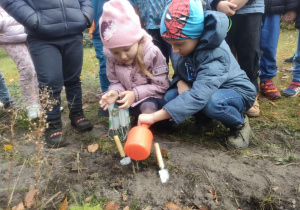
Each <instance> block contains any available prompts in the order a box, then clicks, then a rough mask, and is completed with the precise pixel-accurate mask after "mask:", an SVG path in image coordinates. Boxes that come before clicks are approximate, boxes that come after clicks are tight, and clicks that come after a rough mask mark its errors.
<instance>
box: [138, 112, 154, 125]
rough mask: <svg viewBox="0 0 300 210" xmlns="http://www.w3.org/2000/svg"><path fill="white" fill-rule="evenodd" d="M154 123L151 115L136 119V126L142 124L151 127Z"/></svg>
mask: <svg viewBox="0 0 300 210" xmlns="http://www.w3.org/2000/svg"><path fill="white" fill-rule="evenodd" d="M155 122H156V121H155V120H154V115H153V114H140V115H139V119H138V125H141V124H142V123H144V124H147V125H152V124H153V123H155Z"/></svg>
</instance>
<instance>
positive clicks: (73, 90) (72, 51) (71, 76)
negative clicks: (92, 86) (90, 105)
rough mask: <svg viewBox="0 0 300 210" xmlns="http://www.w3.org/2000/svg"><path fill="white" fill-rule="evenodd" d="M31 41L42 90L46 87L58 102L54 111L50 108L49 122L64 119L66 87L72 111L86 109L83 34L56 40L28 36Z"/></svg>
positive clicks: (31, 52) (47, 113)
mask: <svg viewBox="0 0 300 210" xmlns="http://www.w3.org/2000/svg"><path fill="white" fill-rule="evenodd" d="M27 41H28V45H29V50H30V54H31V57H32V60H33V63H34V66H35V70H36V73H37V78H38V82H39V87H40V89H42V88H45V87H46V88H47V89H48V90H49V93H50V99H51V101H52V102H54V103H55V104H54V105H53V107H52V108H50V109H46V115H47V121H48V122H49V121H54V120H58V119H60V118H61V113H60V93H61V90H62V87H63V86H65V91H66V96H67V100H68V107H69V109H70V110H71V109H73V110H75V109H82V92H81V81H80V74H81V67H82V61H83V41H82V34H78V35H74V36H68V37H62V38H57V39H52V40H41V39H38V38H36V37H32V36H28V37H27ZM40 97H41V98H43V96H40ZM56 101H57V103H56ZM42 102H43V101H42Z"/></svg>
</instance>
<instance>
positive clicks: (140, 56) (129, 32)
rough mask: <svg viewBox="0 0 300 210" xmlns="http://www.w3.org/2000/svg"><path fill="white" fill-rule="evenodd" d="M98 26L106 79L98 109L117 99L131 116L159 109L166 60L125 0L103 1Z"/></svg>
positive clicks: (166, 78)
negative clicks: (107, 86) (105, 88)
mask: <svg viewBox="0 0 300 210" xmlns="http://www.w3.org/2000/svg"><path fill="white" fill-rule="evenodd" d="M99 27H100V37H101V40H102V42H103V45H104V48H103V52H104V54H105V55H106V57H107V63H106V68H107V77H108V79H109V81H110V86H109V90H108V92H107V93H105V94H104V95H103V96H102V98H101V100H100V102H99V103H100V106H101V108H103V109H104V110H106V109H107V108H108V106H109V105H110V104H112V103H114V102H117V103H120V104H122V105H121V106H120V107H119V108H120V109H128V108H129V112H130V114H131V115H134V116H137V115H139V114H140V113H153V112H155V111H157V110H159V109H161V108H162V106H163V105H164V100H163V99H162V98H163V94H164V93H165V92H166V90H167V88H168V87H169V79H168V66H167V64H166V59H165V57H164V56H163V55H162V53H161V51H160V50H159V49H158V48H157V47H156V46H155V45H154V44H153V43H152V38H151V36H150V35H148V34H147V33H146V32H145V31H144V30H143V29H142V28H141V24H140V21H139V17H138V16H137V15H136V14H135V12H134V9H133V7H132V5H131V4H130V3H129V1H124V0H111V1H109V2H107V3H105V4H104V7H103V15H102V17H101V18H100V23H99Z"/></svg>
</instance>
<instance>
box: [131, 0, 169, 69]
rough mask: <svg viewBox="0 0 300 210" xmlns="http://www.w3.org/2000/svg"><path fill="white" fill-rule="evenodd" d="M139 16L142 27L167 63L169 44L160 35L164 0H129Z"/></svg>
mask: <svg viewBox="0 0 300 210" xmlns="http://www.w3.org/2000/svg"><path fill="white" fill-rule="evenodd" d="M130 2H131V4H132V5H133V6H134V9H135V11H136V13H137V14H138V15H139V17H140V21H141V25H142V27H143V28H144V29H145V30H146V31H147V32H148V34H150V35H151V36H152V38H153V43H154V44H155V45H156V46H157V47H158V48H159V49H160V51H161V52H162V54H163V55H164V56H165V58H166V62H167V64H168V63H169V57H170V50H171V46H170V45H169V44H168V43H167V42H166V41H165V40H163V39H162V37H161V36H160V21H161V16H162V14H163V12H164V8H165V4H166V1H165V0H155V1H151V0H130Z"/></svg>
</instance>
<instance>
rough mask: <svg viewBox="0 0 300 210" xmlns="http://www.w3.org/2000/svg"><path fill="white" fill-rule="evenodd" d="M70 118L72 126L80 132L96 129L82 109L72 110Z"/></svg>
mask: <svg viewBox="0 0 300 210" xmlns="http://www.w3.org/2000/svg"><path fill="white" fill-rule="evenodd" d="M69 118H70V120H71V125H73V126H74V127H75V128H76V129H77V130H78V131H80V132H85V131H90V130H92V129H93V127H94V125H93V124H92V123H91V122H90V121H89V120H88V119H87V118H86V117H85V116H84V114H83V111H82V109H77V110H71V111H70V114H69Z"/></svg>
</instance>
